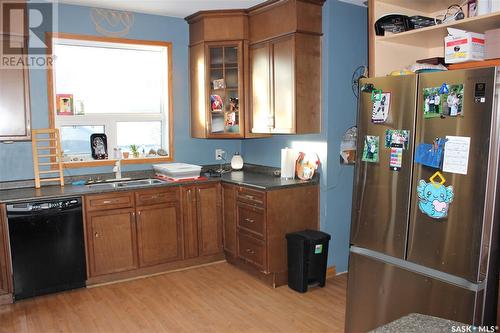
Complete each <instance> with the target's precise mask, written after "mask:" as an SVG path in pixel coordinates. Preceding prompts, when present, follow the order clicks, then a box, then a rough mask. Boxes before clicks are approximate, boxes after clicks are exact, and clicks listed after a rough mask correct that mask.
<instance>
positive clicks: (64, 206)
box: [7, 198, 87, 300]
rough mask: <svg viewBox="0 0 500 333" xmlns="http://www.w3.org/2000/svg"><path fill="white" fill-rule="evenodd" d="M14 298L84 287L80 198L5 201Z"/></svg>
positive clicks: (83, 247)
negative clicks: (8, 203) (14, 202)
mask: <svg viewBox="0 0 500 333" xmlns="http://www.w3.org/2000/svg"><path fill="white" fill-rule="evenodd" d="M7 216H8V220H9V236H10V248H11V256H12V273H13V278H14V300H20V299H24V298H28V297H33V296H37V295H44V294H49V293H53V292H58V291H63V290H69V289H75V288H81V287H85V279H86V275H87V273H86V268H85V267H86V266H85V245H84V239H83V237H84V233H83V218H82V201H81V198H69V199H68V198H66V199H57V200H53V201H43V202H30V203H19V204H11V205H7Z"/></svg>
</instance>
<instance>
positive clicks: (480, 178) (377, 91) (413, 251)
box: [346, 67, 500, 332]
mask: <svg viewBox="0 0 500 333" xmlns="http://www.w3.org/2000/svg"><path fill="white" fill-rule="evenodd" d="M360 87H362V90H364V91H363V92H360V101H359V103H360V104H359V114H358V144H357V151H358V152H357V159H356V172H355V180H354V187H355V189H354V194H353V211H352V224H351V236H350V237H351V238H350V239H351V247H350V255H349V279H348V293H347V311H346V332H366V331H368V330H371V329H373V328H376V327H378V326H381V325H383V324H385V323H388V322H390V321H393V320H395V319H397V318H400V317H402V316H404V315H406V314H409V313H414V312H415V313H422V314H427V315H433V316H437V317H442V318H447V319H451V320H456V321H459V322H463V323H467V324H475V325H487V324H488V325H490V324H492V323H494V322H495V313H496V299H497V296H496V295H497V286H498V264H497V259H498V251H499V249H498V245H497V243H498V233H499V229H498V225H499V216H500V215H499V213H500V209H499V203H500V191H499V184H498V177H499V156H500V152H499V147H500V110H499V104H500V103H499V101H498V99H499V94H500V67H499V68H494V67H491V68H482V69H474V70H461V71H448V72H436V73H426V74H420V75H411V76H399V77H383V78H367V79H363V80H361V82H360ZM450 90H452V91H450ZM436 96H439V97H436ZM450 96H451V97H450ZM382 97H384V98H383V99H382ZM454 98H456V99H454ZM381 110H382V111H381ZM388 130H389V131H388ZM398 130H399V131H398ZM403 130H406V131H408V132H402V131H403ZM394 133H395V134H396V135H395V139H394V138H393V137H391V134H392V135H394ZM401 133H405V135H406V137H405V135H402V134H401ZM438 138H442V139H443V141H442V142H441V143H442V145H441V143H439V142H440V141H439V140H438ZM457 138H458V141H457ZM467 138H468V139H467ZM464 139H465V143H463V144H460V142H462V141H460V140H464ZM377 140H378V143H377ZM467 140H469V143H468V144H467ZM457 143H458V144H457ZM422 144H424V145H422ZM448 144H449V146H447V145H448ZM453 144H454V145H453ZM421 145H422V146H421ZM466 151H468V156H467V157H465V156H464V154H465V152H466ZM426 154H431V155H430V156H432V158H434V157H436V158H437V159H438V160H437V161H434V162H433V163H429V162H426V163H422V159H423V157H425V156H426ZM454 154H456V156H455V155H454ZM417 155H418V156H417ZM415 158H417V160H418V161H419V163H417V162H415ZM398 159H399V160H398ZM445 159H446V160H445ZM464 164H465V165H464ZM464 169H465V174H464ZM437 171H439V172H440V173H441V175H437V176H436V177H434V178H433V179H430V178H431V177H432V176H433V175H435V173H436V172H437ZM442 183H443V184H442ZM440 195H441V196H442V198H439V196H440ZM427 196H429V198H430V199H429V198H427ZM443 198H447V200H445V199H443Z"/></svg>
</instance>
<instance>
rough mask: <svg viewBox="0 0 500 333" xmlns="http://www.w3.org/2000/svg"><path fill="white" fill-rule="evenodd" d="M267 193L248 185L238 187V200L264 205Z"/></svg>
mask: <svg viewBox="0 0 500 333" xmlns="http://www.w3.org/2000/svg"><path fill="white" fill-rule="evenodd" d="M265 199H266V193H265V192H262V191H257V190H252V189H249V188H246V187H241V186H240V187H238V201H241V202H246V203H249V204H252V205H256V206H260V207H264V203H265Z"/></svg>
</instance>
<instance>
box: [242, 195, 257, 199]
mask: <svg viewBox="0 0 500 333" xmlns="http://www.w3.org/2000/svg"><path fill="white" fill-rule="evenodd" d="M244 197H245V198H247V199H249V200H253V199H255V198H254V197H253V195H248V194H245V195H244Z"/></svg>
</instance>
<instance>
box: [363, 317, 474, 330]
mask: <svg viewBox="0 0 500 333" xmlns="http://www.w3.org/2000/svg"><path fill="white" fill-rule="evenodd" d="M464 326H467V327H469V325H466V324H462V323H459V322H456V321H452V320H447V319H443V318H438V317H432V316H427V315H423V314H419V313H411V314H409V315H407V316H404V317H401V318H399V319H397V320H395V321H393V322H390V323H389V324H386V325H384V326H380V327H378V328H376V329H374V330H373V331H370V332H369V333H393V332H405V333H424V332H428V333H435V332H436V333H437V332H453V330H452V327H464Z"/></svg>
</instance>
